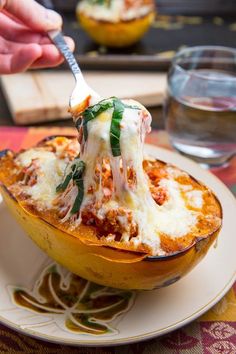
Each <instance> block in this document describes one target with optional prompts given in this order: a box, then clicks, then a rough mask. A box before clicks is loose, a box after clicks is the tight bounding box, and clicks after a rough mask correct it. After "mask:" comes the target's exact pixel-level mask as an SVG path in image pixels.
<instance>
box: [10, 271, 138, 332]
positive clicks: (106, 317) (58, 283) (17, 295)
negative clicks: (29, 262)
mask: <svg viewBox="0 0 236 354" xmlns="http://www.w3.org/2000/svg"><path fill="white" fill-rule="evenodd" d="M134 294H135V293H134V292H132V291H125V290H119V289H113V288H108V287H105V286H101V285H98V284H95V283H91V282H89V281H87V280H85V279H83V278H81V277H79V276H77V275H75V274H72V273H67V274H66V275H65V276H64V275H63V274H62V273H61V272H60V268H59V266H57V265H51V266H49V267H47V268H46V269H45V270H44V271H43V273H42V274H41V276H40V278H39V279H38V280H37V281H36V283H35V285H34V287H33V290H32V291H29V290H27V289H23V288H22V289H21V288H18V289H13V293H12V297H13V300H14V302H15V304H17V305H18V306H20V307H24V308H26V309H28V310H31V311H34V312H37V313H40V314H51V315H53V317H54V320H55V322H56V323H57V322H58V324H59V323H60V322H61V319H63V322H64V326H65V328H66V329H67V330H70V331H73V332H78V333H84V334H92V335H101V334H108V333H114V332H116V330H115V329H114V328H112V327H110V326H109V322H111V321H112V320H114V319H115V318H116V317H117V316H118V315H119V314H121V313H124V312H125V311H128V309H129V308H130V306H131V305H132V303H133V300H134Z"/></svg>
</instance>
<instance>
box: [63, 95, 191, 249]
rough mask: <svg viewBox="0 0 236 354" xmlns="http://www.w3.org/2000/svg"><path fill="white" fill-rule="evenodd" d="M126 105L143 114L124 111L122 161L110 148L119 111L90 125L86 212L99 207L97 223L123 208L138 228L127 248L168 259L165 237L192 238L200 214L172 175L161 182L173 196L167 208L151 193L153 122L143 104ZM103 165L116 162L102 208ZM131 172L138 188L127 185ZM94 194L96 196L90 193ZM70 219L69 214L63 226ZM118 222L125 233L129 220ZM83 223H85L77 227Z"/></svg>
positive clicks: (85, 150) (86, 152)
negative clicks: (147, 147) (148, 168)
mask: <svg viewBox="0 0 236 354" xmlns="http://www.w3.org/2000/svg"><path fill="white" fill-rule="evenodd" d="M123 102H124V103H125V104H127V105H129V106H138V107H139V108H140V109H134V108H125V110H124V113H123V118H122V121H121V135H120V147H121V156H118V157H113V156H112V151H111V147H110V126H111V119H112V113H113V108H112V109H109V110H107V111H106V112H104V113H102V114H100V115H99V116H98V117H97V118H95V119H93V120H91V121H89V122H88V123H87V129H88V138H87V141H86V142H83V148H82V149H81V150H82V152H81V156H80V157H81V159H82V160H83V161H84V162H85V165H86V170H85V174H84V177H83V179H84V190H85V195H84V199H83V203H82V206H81V210H86V209H88V210H89V209H90V208H91V206H93V205H95V204H98V205H99V209H98V210H97V217H98V218H100V219H101V220H102V219H103V218H105V215H106V213H107V212H108V211H111V210H114V211H116V210H118V209H119V208H120V207H122V208H123V209H124V210H128V211H131V212H132V218H133V221H134V222H135V223H136V224H137V225H138V235H137V236H136V237H133V238H131V239H130V235H129V232H128V230H127V232H125V231H124V232H123V234H122V238H121V242H125V243H130V244H132V245H133V246H134V247H137V246H138V245H139V244H143V245H146V246H148V247H149V248H150V249H151V250H152V253H153V254H159V255H160V254H163V251H162V250H161V245H160V235H161V234H162V233H164V234H167V235H168V236H170V237H173V238H177V237H181V236H184V235H186V234H187V233H189V232H190V231H191V229H192V228H193V227H194V225H195V224H196V222H197V213H196V212H195V211H192V210H189V209H188V208H187V205H186V202H185V200H184V198H183V197H182V195H181V185H180V184H179V183H177V182H176V181H175V180H174V178H171V173H170V179H163V180H161V182H160V186H161V187H164V188H165V189H166V190H167V191H168V195H169V198H168V200H167V202H165V203H164V204H163V205H162V206H159V205H157V204H156V202H155V201H154V199H153V198H152V195H151V192H150V190H149V185H148V177H147V175H146V174H145V172H144V170H143V144H144V138H145V135H146V133H147V132H149V131H150V123H151V116H150V114H149V113H148V112H147V110H146V109H145V108H144V107H143V106H141V105H140V104H138V103H137V102H134V101H132V100H126V101H123ZM103 159H109V161H110V166H111V171H112V176H113V183H114V188H113V191H112V198H111V200H109V201H108V202H106V203H104V202H102V199H103V190H102V188H101V180H100V182H98V181H97V177H96V175H95V170H96V169H99V170H100V171H101V168H102V161H103ZM121 167H122V169H121ZM129 168H133V170H134V171H135V175H136V184H135V186H134V187H132V188H131V187H130V186H129V184H128V179H127V171H128V169H129ZM173 170H174V169H173ZM97 185H99V188H98V187H97ZM91 188H92V189H93V191H94V192H93V193H89V190H91ZM74 199H75V196H73V197H72V196H71V200H74ZM191 200H192V195H191ZM68 218H70V214H69V213H68V214H67V216H66V218H64V220H63V221H65V220H67V219H68ZM118 220H119V223H120V224H121V225H122V226H124V228H125V226H126V224H127V218H126V217H125V216H118ZM80 222H81V219H80V218H79V219H78V221H77V224H78V223H80ZM75 225H76V223H75ZM109 237H112V236H109Z"/></svg>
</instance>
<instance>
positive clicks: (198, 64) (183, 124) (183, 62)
mask: <svg viewBox="0 0 236 354" xmlns="http://www.w3.org/2000/svg"><path fill="white" fill-rule="evenodd" d="M164 112H165V122H166V129H167V131H168V133H169V137H170V141H171V143H172V145H173V147H174V148H176V149H177V150H178V151H179V152H181V153H182V154H185V155H187V156H189V157H191V158H193V159H195V160H197V161H198V162H200V163H202V164H204V165H207V166H221V165H223V164H226V163H227V162H228V161H230V159H231V158H232V157H233V156H234V155H235V154H236V49H233V48H226V47H218V46H199V47H189V48H186V49H183V50H181V51H180V52H178V53H177V55H176V56H175V57H174V59H173V62H172V65H171V68H170V71H169V74H168V89H167V97H166V102H165V108H164Z"/></svg>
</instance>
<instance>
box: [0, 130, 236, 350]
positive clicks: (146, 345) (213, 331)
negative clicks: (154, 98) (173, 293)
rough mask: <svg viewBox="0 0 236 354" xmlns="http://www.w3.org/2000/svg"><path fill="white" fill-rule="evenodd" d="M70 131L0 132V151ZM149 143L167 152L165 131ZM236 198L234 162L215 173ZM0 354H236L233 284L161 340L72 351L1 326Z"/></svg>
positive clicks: (30, 144) (149, 138)
mask: <svg viewBox="0 0 236 354" xmlns="http://www.w3.org/2000/svg"><path fill="white" fill-rule="evenodd" d="M74 133H75V131H74V130H73V129H72V128H29V129H27V128H5V127H1V128H0V150H2V149H5V148H11V149H13V150H19V149H20V148H27V147H29V146H32V145H34V144H36V142H37V141H39V140H41V139H42V138H44V137H45V136H49V135H55V134H69V135H71V134H74ZM148 143H152V144H156V145H158V146H162V147H166V148H169V149H170V145H169V143H168V138H167V135H166V133H165V132H164V131H153V132H152V133H151V134H150V135H149V137H148ZM212 172H213V173H214V174H215V175H217V176H218V177H219V178H220V179H221V180H222V181H223V182H224V183H225V184H226V185H227V186H228V187H229V188H230V189H231V191H232V192H233V193H234V194H235V195H236V158H234V160H233V161H232V163H231V164H230V166H229V167H227V168H224V169H214V170H213V171H212ZM0 353H11V354H13V353H51V354H52V353H55V354H56V353H58V354H62V353H63V354H64V353H79V354H87V353H89V354H90V353H91V354H92V353H94V354H98V353H99V354H110V353H111V354H113V353H114V354H117V353H122V354H123V353H124V354H128V353H129V354H141V353H142V354H144V353H145V354H149V353H150V354H151V353H153V354H154V353H155V354H188V353H190V354H191V353H192V354H198V353H202V354H236V283H235V284H234V286H233V287H232V288H231V289H230V291H229V292H228V293H227V294H226V296H225V297H224V298H223V299H222V300H221V301H220V302H219V303H218V304H216V305H215V306H214V307H213V308H212V309H211V310H210V311H208V312H207V313H205V314H204V315H203V316H201V317H200V318H198V319H197V320H196V321H194V322H192V323H191V324H189V325H187V326H185V327H183V328H181V329H179V330H177V331H175V332H172V333H170V334H168V335H166V336H163V337H161V338H157V339H153V340H150V341H146V342H141V343H137V344H132V345H126V346H122V347H109V348H74V347H69V346H63V345H58V344H52V343H48V342H44V341H40V340H36V339H33V338H30V337H28V336H25V335H23V334H18V333H16V332H14V331H12V330H11V329H9V328H7V327H5V326H4V325H0Z"/></svg>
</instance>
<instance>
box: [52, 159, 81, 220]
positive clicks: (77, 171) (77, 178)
mask: <svg viewBox="0 0 236 354" xmlns="http://www.w3.org/2000/svg"><path fill="white" fill-rule="evenodd" d="M84 170H85V163H84V162H83V161H82V160H80V159H79V158H78V157H77V158H75V160H74V161H73V162H72V164H71V165H70V171H69V172H68V174H67V175H66V177H65V179H64V181H63V182H62V183H60V184H59V185H58V186H57V188H56V191H57V192H63V191H65V190H66V188H67V186H68V185H69V183H70V181H71V180H73V183H74V184H75V185H76V186H77V188H78V194H77V196H76V198H75V201H74V204H73V207H72V209H71V214H76V213H78V211H79V210H80V206H81V203H82V201H83V197H84V183H83V178H82V177H83V173H84Z"/></svg>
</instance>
